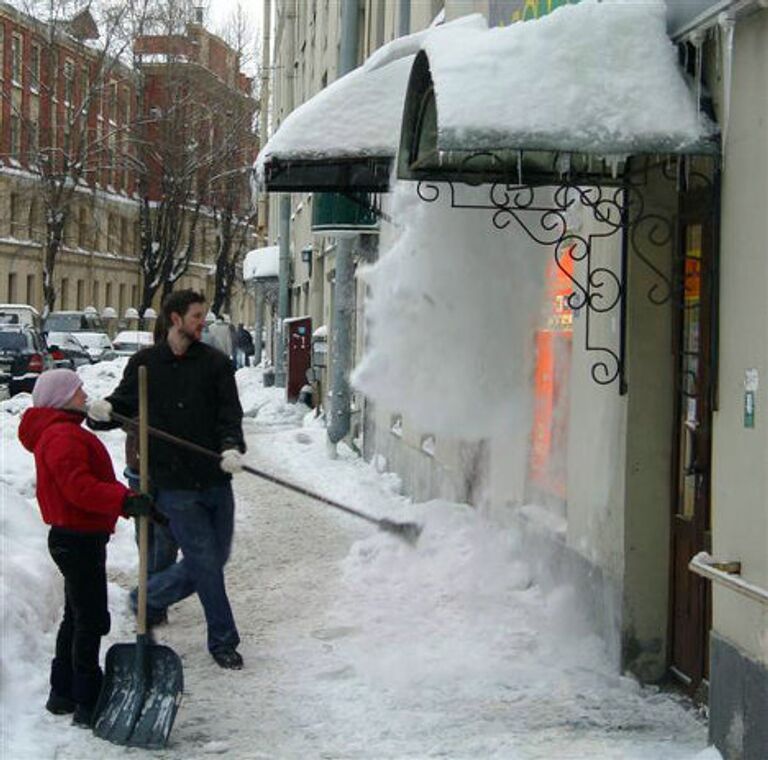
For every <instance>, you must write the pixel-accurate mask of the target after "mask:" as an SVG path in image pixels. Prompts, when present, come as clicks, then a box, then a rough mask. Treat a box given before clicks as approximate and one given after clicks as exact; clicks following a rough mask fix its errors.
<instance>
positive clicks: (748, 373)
mask: <svg viewBox="0 0 768 760" xmlns="http://www.w3.org/2000/svg"><path fill="white" fill-rule="evenodd" d="M759 381H760V376H759V374H758V372H757V370H756V369H748V370H745V371H744V390H745V391H752V392H753V393H754V392H756V391H757V386H758V384H759Z"/></svg>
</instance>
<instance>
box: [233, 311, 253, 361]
mask: <svg viewBox="0 0 768 760" xmlns="http://www.w3.org/2000/svg"><path fill="white" fill-rule="evenodd" d="M237 348H238V349H239V350H240V352H241V353H242V357H243V359H242V363H240V362H238V364H239V366H241V367H245V366H248V365H250V363H251V357H252V356H253V355H254V353H256V350H255V348H254V346H253V338H252V337H251V333H250V331H248V330H246V329H245V325H244V324H243V323H242V322H240V324H238V326H237Z"/></svg>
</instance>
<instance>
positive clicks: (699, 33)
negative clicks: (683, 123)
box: [691, 29, 705, 111]
mask: <svg viewBox="0 0 768 760" xmlns="http://www.w3.org/2000/svg"><path fill="white" fill-rule="evenodd" d="M704 37H705V34H704V30H702V29H697V30H696V31H695V32H693V34H692V35H691V44H692V45H693V47H694V50H695V51H696V53H695V55H696V58H695V62H694V68H695V72H696V73H695V77H696V108H697V109H698V110H699V111H701V80H702V72H703V62H704V55H703V48H704Z"/></svg>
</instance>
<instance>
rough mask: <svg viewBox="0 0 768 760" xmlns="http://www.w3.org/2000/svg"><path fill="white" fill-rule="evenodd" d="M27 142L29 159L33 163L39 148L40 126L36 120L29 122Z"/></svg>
mask: <svg viewBox="0 0 768 760" xmlns="http://www.w3.org/2000/svg"><path fill="white" fill-rule="evenodd" d="M27 143H28V144H27V152H28V153H29V160H30V162H31V163H35V161H36V160H37V154H38V151H39V150H40V128H39V126H38V124H37V122H36V121H30V122H29V129H28V130H27Z"/></svg>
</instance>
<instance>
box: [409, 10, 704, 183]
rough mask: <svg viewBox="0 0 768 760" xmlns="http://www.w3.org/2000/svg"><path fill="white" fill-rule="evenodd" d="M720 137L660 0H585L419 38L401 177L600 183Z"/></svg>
mask: <svg viewBox="0 0 768 760" xmlns="http://www.w3.org/2000/svg"><path fill="white" fill-rule="evenodd" d="M716 134H717V129H716V127H715V125H714V124H713V123H712V122H711V120H709V119H708V118H707V117H706V116H704V115H703V114H702V113H701V111H700V109H699V104H698V102H697V100H696V95H695V94H694V92H693V90H692V88H691V87H690V86H689V84H688V82H687V81H686V79H685V76H684V74H683V72H682V70H681V69H680V67H679V65H678V60H677V49H676V48H675V46H674V45H673V43H672V42H671V41H670V39H669V38H668V36H667V33H666V6H665V4H664V2H663V0H644V2H642V3H637V2H629V1H627V0H603V2H598V0H582V2H580V3H578V4H574V5H564V6H561V7H560V8H558V9H557V10H555V11H553V12H552V13H551V14H549V15H547V16H543V17H542V18H539V19H537V20H532V21H526V22H523V23H516V24H512V25H511V26H507V27H496V28H493V29H476V28H462V29H446V30H445V32H444V33H443V34H442V35H440V36H432V37H429V38H427V39H425V40H424V43H423V50H422V51H421V52H420V53H419V54H418V56H417V57H416V60H415V61H414V66H413V70H412V72H411V77H410V80H409V84H408V92H407V95H406V103H405V109H404V115H403V124H402V138H401V144H400V153H399V159H398V176H400V177H402V178H407V179H425V178H431V179H440V178H457V176H461V175H464V176H468V177H469V176H472V175H475V176H481V177H486V178H487V177H489V176H494V175H495V176H506V177H509V176H510V175H512V176H516V175H518V173H520V174H524V175H526V176H525V177H524V179H525V181H526V183H527V182H529V181H530V180H531V177H532V175H537V174H538V175H541V176H542V177H544V176H547V175H549V176H550V177H551V176H552V174H557V173H560V174H564V173H565V172H566V171H568V170H575V171H576V172H578V173H582V174H601V173H606V172H608V171H610V169H611V168H612V169H613V170H614V171H615V168H616V165H617V164H618V165H621V164H622V163H623V162H624V160H626V158H627V157H629V156H636V155H640V154H701V153H712V152H713V151H714V150H715V147H716V139H715V138H716ZM603 159H604V161H603ZM526 169H527V170H528V171H527V172H526ZM534 181H535V180H534Z"/></svg>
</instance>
